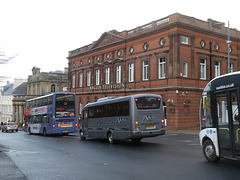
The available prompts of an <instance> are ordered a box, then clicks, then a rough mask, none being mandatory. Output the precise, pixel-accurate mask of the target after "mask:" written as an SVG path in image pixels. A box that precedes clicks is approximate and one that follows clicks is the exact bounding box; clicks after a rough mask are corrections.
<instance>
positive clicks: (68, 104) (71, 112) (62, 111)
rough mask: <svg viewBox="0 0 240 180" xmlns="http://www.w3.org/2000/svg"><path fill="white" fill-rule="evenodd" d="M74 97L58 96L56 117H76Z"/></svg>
mask: <svg viewBox="0 0 240 180" xmlns="http://www.w3.org/2000/svg"><path fill="white" fill-rule="evenodd" d="M74 116H75V106H74V95H69V94H67V95H65V94H57V95H56V117H74Z"/></svg>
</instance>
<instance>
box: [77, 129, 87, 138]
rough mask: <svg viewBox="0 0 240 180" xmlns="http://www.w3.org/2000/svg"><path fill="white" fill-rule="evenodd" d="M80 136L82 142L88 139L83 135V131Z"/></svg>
mask: <svg viewBox="0 0 240 180" xmlns="http://www.w3.org/2000/svg"><path fill="white" fill-rule="evenodd" d="M79 134H80V139H81V140H85V139H86V137H84V134H83V131H82V130H80V132H79Z"/></svg>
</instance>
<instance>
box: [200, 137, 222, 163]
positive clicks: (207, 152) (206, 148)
mask: <svg viewBox="0 0 240 180" xmlns="http://www.w3.org/2000/svg"><path fill="white" fill-rule="evenodd" d="M203 154H204V157H205V158H206V159H207V160H208V161H210V162H216V161H218V160H219V157H217V155H216V150H215V147H214V145H213V143H212V141H210V140H209V139H207V140H206V141H204V142H203Z"/></svg>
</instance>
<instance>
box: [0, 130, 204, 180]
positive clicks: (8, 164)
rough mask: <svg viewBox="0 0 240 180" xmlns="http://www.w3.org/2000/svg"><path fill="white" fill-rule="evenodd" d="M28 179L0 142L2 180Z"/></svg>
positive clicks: (195, 131) (188, 132) (174, 132)
mask: <svg viewBox="0 0 240 180" xmlns="http://www.w3.org/2000/svg"><path fill="white" fill-rule="evenodd" d="M199 131H200V130H199V128H194V129H185V130H167V133H166V134H190V135H196V136H197V135H198V133H199ZM15 179H16V180H27V178H26V176H25V175H24V174H23V173H22V172H21V170H20V169H18V167H17V166H16V165H15V164H14V162H13V161H12V160H11V158H9V157H8V156H7V154H6V153H4V152H3V151H2V150H1V144H0V180H15Z"/></svg>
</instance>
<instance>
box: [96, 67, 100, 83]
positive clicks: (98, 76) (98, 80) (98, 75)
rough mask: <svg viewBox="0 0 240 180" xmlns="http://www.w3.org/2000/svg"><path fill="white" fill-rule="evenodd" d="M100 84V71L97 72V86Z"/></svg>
mask: <svg viewBox="0 0 240 180" xmlns="http://www.w3.org/2000/svg"><path fill="white" fill-rule="evenodd" d="M99 84H100V69H97V70H96V85H97V86H98V85H99Z"/></svg>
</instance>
